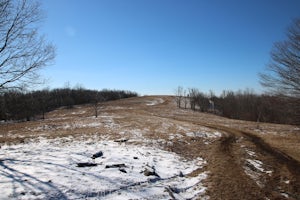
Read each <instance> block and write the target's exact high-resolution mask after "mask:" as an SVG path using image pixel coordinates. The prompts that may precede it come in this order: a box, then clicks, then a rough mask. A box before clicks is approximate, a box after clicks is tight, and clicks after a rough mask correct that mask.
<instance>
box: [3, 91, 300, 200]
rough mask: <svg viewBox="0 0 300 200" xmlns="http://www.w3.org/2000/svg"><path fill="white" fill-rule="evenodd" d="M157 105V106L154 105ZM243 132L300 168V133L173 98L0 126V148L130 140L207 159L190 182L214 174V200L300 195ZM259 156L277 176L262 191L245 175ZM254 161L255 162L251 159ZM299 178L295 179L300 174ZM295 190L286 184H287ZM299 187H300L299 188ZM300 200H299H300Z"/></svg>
mask: <svg viewBox="0 0 300 200" xmlns="http://www.w3.org/2000/svg"><path fill="white" fill-rule="evenodd" d="M153 103H156V105H151V104H153ZM216 131H218V132H220V133H222V135H223V136H222V137H221V138H219V137H207V138H203V137H191V136H187V135H186V133H188V132H194V133H196V132H206V133H208V134H212V135H213V134H214V133H215V132H216ZM243 131H247V133H249V134H251V135H253V136H255V137H258V138H259V139H261V140H262V142H265V143H266V145H267V146H268V148H270V149H271V151H272V150H273V149H276V150H279V151H280V152H284V153H285V154H286V155H288V156H290V157H292V158H294V159H295V160H297V162H300V145H299V143H300V129H299V128H297V127H295V126H290V125H279V124H267V123H260V124H257V123H255V122H247V121H241V120H231V119H227V118H223V117H219V116H215V115H212V114H208V113H200V112H193V111H191V110H188V109H186V110H185V109H178V108H176V104H175V102H174V101H173V97H170V96H147V97H137V98H129V99H123V100H118V101H111V102H106V103H103V104H101V105H100V106H99V117H98V118H95V117H94V109H93V106H92V105H84V106H75V107H74V108H72V109H65V108H61V109H58V110H55V111H53V112H50V113H47V115H46V119H45V120H39V121H31V122H22V123H10V124H0V144H1V143H2V144H3V143H8V144H11V143H20V142H26V141H27V140H31V139H34V138H37V137H40V136H42V137H47V138H55V137H68V136H72V137H73V139H76V138H77V137H92V136H94V135H97V136H100V137H103V138H105V139H111V140H116V139H121V138H126V139H128V142H130V143H133V144H144V145H151V146H153V145H155V146H157V147H158V148H163V149H165V150H168V151H172V152H175V153H177V154H179V155H181V156H182V157H184V158H185V159H194V158H197V157H202V158H204V159H205V160H207V162H208V163H207V165H206V167H204V168H201V169H198V170H195V171H194V172H193V173H191V174H190V176H197V175H198V174H199V173H201V172H203V171H209V178H208V180H207V183H206V185H207V186H208V188H209V191H208V194H209V195H210V196H211V199H232V198H236V199H260V198H262V197H268V198H270V199H276V198H278V199H280V198H282V195H281V192H280V191H278V190H277V189H273V188H272V187H276V188H278V187H280V188H283V189H282V190H284V191H285V192H289V193H291V194H290V197H291V199H293V198H294V199H295V198H296V199H297V197H299V194H300V191H297V189H295V188H297V187H298V186H299V184H300V183H298V182H300V175H299V174H297V173H296V172H295V171H293V169H291V168H289V167H285V166H284V163H281V162H282V161H281V160H280V158H276V156H274V155H272V153H270V152H268V151H266V150H265V149H264V148H261V147H260V146H259V145H258V144H257V142H255V141H254V140H253V138H251V137H248V136H247V135H245V134H243ZM248 150H251V151H253V152H255V154H256V155H255V159H258V160H260V161H262V162H263V163H264V167H265V169H268V170H272V171H273V174H272V176H269V175H268V174H264V173H260V174H259V177H258V178H259V179H260V180H259V181H260V182H261V184H262V185H263V186H259V185H258V184H257V182H256V181H255V180H253V179H251V177H249V176H248V175H247V174H245V163H246V159H250V158H251V156H249V154H247V151H248ZM251 159H253V158H251ZM295 173H296V174H295ZM287 179H288V180H291V183H292V184H289V185H287V184H285V183H284V181H285V180H287ZM299 187H300V186H299ZM299 198H300V197H299Z"/></svg>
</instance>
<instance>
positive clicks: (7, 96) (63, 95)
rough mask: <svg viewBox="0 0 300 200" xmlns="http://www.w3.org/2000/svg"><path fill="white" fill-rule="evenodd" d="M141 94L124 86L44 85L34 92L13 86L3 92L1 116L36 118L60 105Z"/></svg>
mask: <svg viewBox="0 0 300 200" xmlns="http://www.w3.org/2000/svg"><path fill="white" fill-rule="evenodd" d="M135 96H138V94H137V93H135V92H132V91H124V90H107V89H104V90H101V91H97V90H88V89H83V88H76V89H71V88H62V89H52V90H49V89H44V90H38V91H31V92H23V91H20V90H9V91H5V92H4V93H0V120H1V121H9V120H32V119H34V118H36V117H40V118H44V116H45V113H46V112H49V111H51V110H54V109H56V108H59V107H63V106H65V107H67V108H72V107H73V106H74V105H80V104H89V103H91V104H96V103H99V102H104V101H111V100H117V99H122V98H129V97H135Z"/></svg>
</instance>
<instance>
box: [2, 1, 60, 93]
mask: <svg viewBox="0 0 300 200" xmlns="http://www.w3.org/2000/svg"><path fill="white" fill-rule="evenodd" d="M42 19H43V15H42V13H41V8H40V4H39V3H38V2H36V1H34V0H32V1H29V0H0V91H1V90H4V89H11V88H20V87H21V86H23V87H24V86H28V85H30V84H33V83H37V80H39V79H38V73H37V72H38V70H39V69H41V68H42V67H44V66H46V65H49V64H51V62H52V61H53V59H54V57H55V48H54V46H53V45H52V44H49V43H46V41H45V39H44V37H42V36H40V35H38V26H39V23H40V22H41V20H42Z"/></svg>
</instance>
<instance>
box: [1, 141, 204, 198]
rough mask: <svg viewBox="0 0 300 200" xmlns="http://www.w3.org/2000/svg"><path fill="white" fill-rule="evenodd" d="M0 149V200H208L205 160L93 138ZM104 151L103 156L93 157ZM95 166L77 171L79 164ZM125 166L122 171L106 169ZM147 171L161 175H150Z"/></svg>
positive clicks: (28, 144) (37, 142)
mask: <svg viewBox="0 0 300 200" xmlns="http://www.w3.org/2000/svg"><path fill="white" fill-rule="evenodd" d="M39 140H40V141H36V142H30V143H27V144H19V145H11V146H2V148H1V149H0V182H1V184H0V191H1V193H0V199H11V198H16V199H99V198H101V199H145V198H147V199H148V198H150V199H170V198H171V197H172V196H173V197H172V198H176V199H192V198H195V197H197V196H201V197H202V198H207V197H206V196H205V190H206V187H204V186H203V183H202V182H203V180H204V179H205V178H206V177H207V173H206V172H203V173H200V174H199V175H198V176H196V177H189V176H186V175H187V174H189V173H191V172H192V171H194V170H196V169H198V168H202V167H203V165H204V164H205V161H204V160H203V159H201V158H198V159H195V160H193V161H184V160H183V159H182V158H181V157H179V156H178V155H176V154H174V153H171V152H167V151H163V150H160V149H157V148H150V147H145V146H134V145H125V144H124V143H122V144H119V143H116V142H113V141H107V140H106V141H97V140H95V139H89V140H82V141H73V138H71V137H69V138H60V139H52V140H50V139H48V140H47V139H43V138H40V139H39ZM98 151H102V152H103V157H101V158H96V159H95V160H92V159H91V156H92V155H93V154H94V153H96V152H98ZM80 162H86V163H95V164H97V165H96V166H94V167H82V168H79V167H77V163H80ZM114 164H124V165H125V166H123V167H122V168H106V166H107V165H114ZM145 169H152V170H155V173H156V174H157V175H158V176H153V175H152V176H151V175H150V176H146V175H145V174H144V173H143V171H145Z"/></svg>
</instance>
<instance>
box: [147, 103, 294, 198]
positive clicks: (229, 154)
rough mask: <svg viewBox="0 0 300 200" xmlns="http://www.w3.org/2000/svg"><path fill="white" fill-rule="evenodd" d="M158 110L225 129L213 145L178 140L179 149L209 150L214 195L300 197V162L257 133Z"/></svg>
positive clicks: (208, 157) (171, 117)
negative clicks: (186, 142)
mask: <svg viewBox="0 0 300 200" xmlns="http://www.w3.org/2000/svg"><path fill="white" fill-rule="evenodd" d="M168 103H169V104H171V103H172V102H171V101H170V99H166V100H165V103H164V106H166V105H167V104H168ZM152 112H153V110H152ZM154 114H156V115H157V116H159V117H165V118H168V119H172V120H178V121H180V122H187V123H191V124H194V125H199V126H205V127H208V128H210V129H215V130H219V131H222V132H223V135H222V137H221V138H220V139H219V140H217V141H215V142H214V143H213V144H211V145H210V148H209V149H203V148H197V149H198V151H197V150H196V151H195V145H184V147H182V148H181V149H180V147H179V146H180V145H179V144H177V148H178V149H179V150H177V152H178V153H180V152H183V149H185V151H184V152H186V151H188V150H187V149H189V150H190V151H193V152H197V153H199V154H201V155H203V151H206V153H207V154H206V156H205V155H204V156H205V157H206V159H207V160H208V166H207V168H208V169H209V171H210V172H211V174H210V179H209V181H208V183H207V184H208V187H209V192H208V193H209V196H210V198H211V199H300V162H299V161H297V160H296V159H294V158H292V157H291V156H289V155H287V154H286V153H284V152H282V151H280V150H279V149H276V148H274V147H272V146H271V145H269V144H268V143H266V142H265V141H264V139H263V138H261V137H259V136H258V135H256V134H255V133H251V132H249V131H245V130H239V129H236V128H232V127H228V126H222V125H217V124H216V123H215V122H214V121H210V122H207V121H206V122H203V121H200V120H198V119H197V118H192V119H191V118H187V117H186V116H180V115H176V114H170V113H169V115H166V114H164V115H163V116H161V112H160V113H159V112H155V113H154ZM250 149H251V151H250ZM173 150H174V149H173ZM174 151H176V150H174ZM247 152H248V153H247ZM249 152H250V155H249ZM255 163H256V164H257V165H256V164H255Z"/></svg>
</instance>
